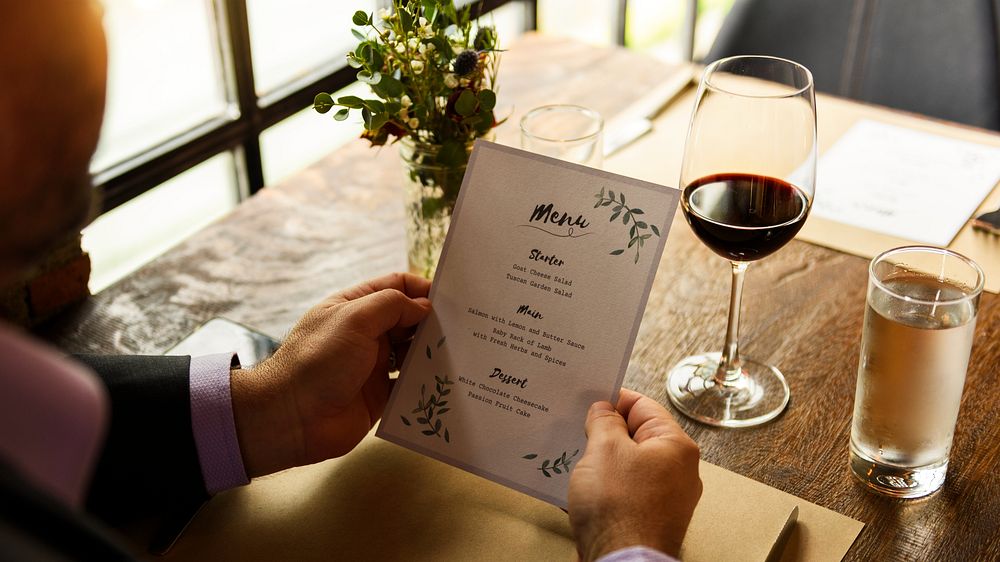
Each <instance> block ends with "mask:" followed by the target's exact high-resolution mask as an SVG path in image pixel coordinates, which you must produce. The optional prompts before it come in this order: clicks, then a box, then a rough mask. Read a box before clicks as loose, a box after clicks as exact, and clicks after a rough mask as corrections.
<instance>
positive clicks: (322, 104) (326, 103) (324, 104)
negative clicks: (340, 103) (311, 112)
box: [313, 92, 333, 113]
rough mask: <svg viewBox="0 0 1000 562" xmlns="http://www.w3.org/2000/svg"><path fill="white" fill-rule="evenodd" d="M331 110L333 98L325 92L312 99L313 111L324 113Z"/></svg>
mask: <svg viewBox="0 0 1000 562" xmlns="http://www.w3.org/2000/svg"><path fill="white" fill-rule="evenodd" d="M332 108H333V96H331V95H330V94H328V93H326V92H320V93H318V94H316V97H315V98H313V109H315V110H316V111H318V112H320V113H326V112H327V111H330V109H332Z"/></svg>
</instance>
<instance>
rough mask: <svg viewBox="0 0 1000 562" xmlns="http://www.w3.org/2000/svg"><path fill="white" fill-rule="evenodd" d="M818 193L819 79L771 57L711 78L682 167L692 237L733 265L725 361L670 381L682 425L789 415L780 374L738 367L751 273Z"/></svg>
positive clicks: (726, 64) (710, 73)
mask: <svg viewBox="0 0 1000 562" xmlns="http://www.w3.org/2000/svg"><path fill="white" fill-rule="evenodd" d="M815 184H816V110H815V94H814V91H813V79H812V74H811V73H810V72H809V70H808V69H807V68H805V67H804V66H802V65H800V64H798V63H795V62H792V61H789V60H785V59H780V58H776V57H766V56H737V57H730V58H725V59H721V60H718V61H716V62H714V63H712V64H710V65H708V67H707V68H705V73H704V75H703V76H702V78H701V83H700V85H699V87H698V94H697V99H696V101H695V108H694V113H693V115H692V116H691V123H690V126H689V128H688V135H687V142H686V144H685V146H684V160H683V163H682V165H681V177H680V185H681V186H683V189H684V191H683V193H682V195H681V205H682V208H683V210H684V217H685V218H686V219H687V222H688V224H690V225H691V229H692V230H693V231H694V233H695V234H696V235H697V236H698V238H699V239H701V241H702V242H704V243H705V245H706V246H708V247H709V248H710V249H712V251H714V252H715V253H717V254H719V255H720V256H722V257H724V258H726V259H728V260H729V261H730V262H731V264H732V270H733V286H732V294H731V296H730V300H729V325H728V327H727V329H726V341H725V346H724V347H723V348H722V352H721V353H719V352H711V353H703V354H700V355H694V356H691V357H687V358H685V359H684V360H682V361H681V362H680V363H678V364H677V365H675V366H674V367H673V369H671V371H670V373H669V375H668V376H667V394H668V396H669V397H670V401H671V402H672V403H673V404H674V406H676V407H677V409H679V410H680V411H681V412H682V413H684V414H685V415H687V416H689V417H691V418H694V419H696V420H698V421H701V422H704V423H707V424H710V425H716V426H722V427H749V426H754V425H759V424H762V423H764V422H767V421H768V420H771V419H773V418H774V417H776V416H777V415H778V414H780V413H781V412H782V411H784V409H785V406H787V405H788V397H789V392H788V383H787V382H786V381H785V377H784V376H783V375H782V374H781V371H779V370H778V369H777V368H776V367H773V366H771V365H767V364H764V363H760V362H757V361H753V360H750V359H747V358H744V357H740V354H739V345H738V336H739V327H740V301H741V297H742V293H743V277H744V274H745V273H746V270H747V266H748V265H750V262H752V261H754V260H759V259H761V258H763V257H765V256H767V255H769V254H771V253H773V252H775V251H777V250H778V249H779V248H781V247H782V246H784V245H785V244H786V243H787V242H788V241H789V240H791V239H792V238H793V237H794V236H795V234H796V233H797V232H798V231H799V229H800V228H802V224H803V223H804V222H805V219H806V216H807V215H808V214H809V209H810V208H811V207H812V201H813V193H814V192H815Z"/></svg>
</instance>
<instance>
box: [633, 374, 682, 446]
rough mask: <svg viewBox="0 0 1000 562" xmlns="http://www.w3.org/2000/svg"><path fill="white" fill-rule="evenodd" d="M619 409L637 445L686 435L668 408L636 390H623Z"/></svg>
mask: <svg viewBox="0 0 1000 562" xmlns="http://www.w3.org/2000/svg"><path fill="white" fill-rule="evenodd" d="M617 408H618V411H619V412H620V413H621V415H622V417H624V418H625V420H626V423H627V426H628V432H629V434H630V435H632V438H633V439H635V441H636V442H637V443H642V442H643V441H645V440H647V439H651V438H653V437H660V436H663V435H672V434H681V435H686V434H685V433H684V430H683V429H682V428H681V426H680V425H679V424H678V423H677V421H676V420H675V419H674V417H673V416H671V415H670V412H668V411H667V409H666V408H664V407H663V406H661V405H660V403H659V402H657V401H656V400H653V399H652V398H649V397H648V396H645V395H643V394H640V393H638V392H635V391H634V390H629V389H627V388H623V389H621V393H620V394H619V397H618V406H617Z"/></svg>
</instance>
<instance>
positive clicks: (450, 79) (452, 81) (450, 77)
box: [444, 72, 458, 88]
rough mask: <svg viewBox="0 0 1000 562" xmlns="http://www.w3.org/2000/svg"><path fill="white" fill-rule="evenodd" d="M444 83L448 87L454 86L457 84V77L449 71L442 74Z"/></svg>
mask: <svg viewBox="0 0 1000 562" xmlns="http://www.w3.org/2000/svg"><path fill="white" fill-rule="evenodd" d="M444 85H445V86H447V87H449V88H455V87H457V86H458V78H455V75H454V74H452V73H450V72H449V73H448V74H445V75H444Z"/></svg>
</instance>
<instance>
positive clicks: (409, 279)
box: [323, 273, 431, 304]
mask: <svg viewBox="0 0 1000 562" xmlns="http://www.w3.org/2000/svg"><path fill="white" fill-rule="evenodd" d="M385 289H395V290H397V291H399V292H401V293H403V294H404V295H406V296H408V297H410V298H414V299H415V298H420V297H426V296H427V295H428V293H430V290H431V282H430V281H428V280H427V279H424V278H423V277H420V276H417V275H413V274H411V273H390V274H389V275H383V276H382V277H377V278H375V279H371V280H369V281H365V282H364V283H361V284H360V285H356V286H354V287H351V288H350V289H346V290H343V291H340V292H338V293H336V294H333V295H330V296H329V297H327V298H326V299H325V300H324V301H323V302H324V303H325V304H336V303H338V302H345V301H353V300H357V299H360V298H361V297H364V296H367V295H371V294H374V293H377V292H379V291H382V290H385Z"/></svg>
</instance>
